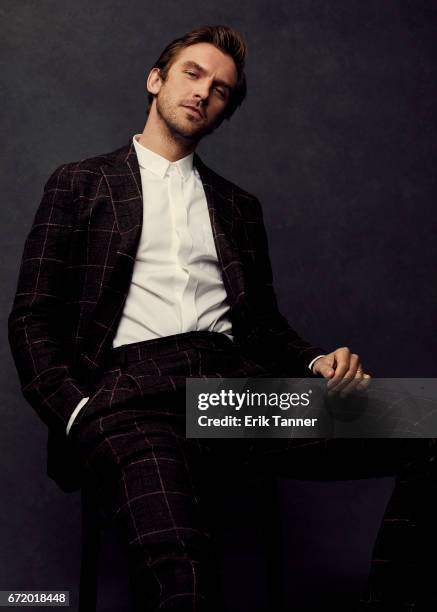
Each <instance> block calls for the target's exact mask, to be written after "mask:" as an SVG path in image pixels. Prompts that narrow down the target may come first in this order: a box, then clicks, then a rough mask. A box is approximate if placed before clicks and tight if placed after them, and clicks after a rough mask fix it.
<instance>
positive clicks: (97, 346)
mask: <svg viewBox="0 0 437 612" xmlns="http://www.w3.org/2000/svg"><path fill="white" fill-rule="evenodd" d="M245 55H246V47H245V44H244V41H243V40H242V38H241V36H240V35H239V34H238V33H237V32H235V31H234V30H232V29H231V28H229V27H225V26H217V27H209V26H206V27H202V28H199V29H197V30H194V31H192V32H190V33H188V34H186V35H185V36H183V37H182V38H179V39H177V40H175V41H173V42H172V43H170V45H168V46H167V47H166V49H165V50H164V51H163V53H162V54H161V56H160V58H159V59H158V61H157V62H156V64H155V65H154V67H153V68H152V70H151V71H150V73H149V76H148V79H147V91H148V94H149V101H150V106H149V110H148V117H147V122H146V125H145V127H144V130H143V132H142V134H138V135H135V136H134V138H133V140H132V141H131V142H130V143H128V145H127V146H124V147H122V148H121V149H118V150H117V151H114V152H113V153H109V154H105V155H101V156H98V157H95V158H91V159H87V160H83V161H80V162H76V163H70V164H66V165H63V166H60V167H59V168H58V169H57V170H56V171H55V172H54V173H53V174H52V176H51V177H50V178H49V180H48V182H47V184H46V186H45V192H44V196H43V199H42V202H41V204H40V207H39V209H38V211H37V213H36V217H35V220H34V224H33V226H32V229H31V231H30V234H29V237H28V238H27V241H26V245H25V250H24V255H23V261H22V267H21V270H20V276H19V281H18V289H17V294H16V297H15V301H14V305H13V309H12V312H11V314H10V317H9V334H10V342H11V347H12V351H13V355H14V359H15V362H16V365H17V369H18V373H19V376H20V380H21V383H22V389H23V394H24V396H25V397H26V399H27V400H28V401H29V402H30V404H31V405H32V406H33V407H34V408H35V410H36V411H37V413H38V414H39V416H40V417H41V418H42V420H43V421H44V422H45V423H46V424H47V426H48V429H49V455H48V472H49V475H51V476H52V477H53V478H54V479H55V480H56V481H57V482H58V484H59V485H60V486H61V487H62V488H63V489H64V490H74V489H76V488H78V487H79V486H81V484H82V483H83V482H85V481H87V482H88V481H89V482H91V483H93V485H94V490H95V494H96V497H97V501H98V503H99V505H100V507H101V509H102V512H103V513H104V514H105V516H107V518H108V519H110V520H112V521H114V523H115V525H116V526H117V529H118V531H119V534H120V537H121V538H122V541H123V543H124V545H125V547H126V551H127V556H128V559H129V564H130V572H131V577H132V588H133V591H134V605H135V606H136V607H137V609H141V610H146V609H147V610H157V609H159V610H167V609H172V610H192V609H194V606H195V607H196V609H197V610H208V611H210V610H212V609H213V601H212V600H211V597H210V592H211V588H212V585H211V584H210V583H211V580H212V577H213V576H212V571H211V565H210V563H211V559H210V554H211V546H210V543H209V540H210V526H209V524H208V516H207V512H206V506H205V504H206V501H205V500H204V498H203V493H202V482H203V478H204V474H203V473H202V468H204V466H205V465H208V460H209V459H208V458H209V454H210V451H211V448H212V447H213V445H211V447H209V446H208V445H201V444H199V442H198V441H197V442H194V441H190V440H186V439H185V436H184V425H185V420H184V417H185V415H184V383H185V379H186V377H189V376H239V375H240V376H266V375H269V374H273V375H276V376H281V375H284V376H287V375H288V376H293V375H294V376H300V375H305V374H308V375H311V371H312V373H313V374H315V375H319V376H323V377H324V378H326V379H330V381H329V383H328V384H329V385H331V386H332V387H333V388H335V390H336V391H337V392H340V393H348V392H349V391H350V390H351V389H353V388H356V387H358V388H361V387H363V386H365V385H366V384H367V382H368V379H369V375H368V374H365V373H364V372H363V369H362V366H361V363H360V359H359V357H358V355H356V354H354V353H351V351H350V350H349V349H348V348H346V347H342V348H339V349H337V350H335V351H332V352H330V353H328V354H326V352H325V351H323V350H322V349H319V348H317V347H313V346H311V345H310V344H309V343H308V342H305V341H304V340H302V339H301V338H300V337H299V336H298V334H297V333H296V332H295V331H293V330H292V329H291V328H290V326H289V325H288V323H287V322H286V320H285V319H284V318H283V317H282V315H281V314H280V313H279V312H278V308H277V303H276V298H275V295H274V291H273V288H272V272H271V266H270V261H269V256H268V249H267V239H266V233H265V229H264V225H263V221H262V211H261V207H260V204H259V202H258V200H257V199H256V198H255V197H254V196H252V195H250V194H249V193H247V192H245V191H244V190H242V189H240V188H239V187H237V186H236V185H234V184H232V183H231V182H229V181H227V180H226V179H224V178H222V177H220V176H219V175H218V174H216V173H215V172H213V171H212V170H211V169H209V168H208V167H207V166H205V165H204V164H203V162H202V161H201V160H200V158H199V157H198V156H197V155H196V154H195V153H194V152H195V149H196V147H197V145H198V143H199V141H200V140H201V139H202V138H203V137H204V136H206V135H208V134H210V133H211V132H213V131H214V130H215V129H217V127H218V126H219V125H220V124H221V122H222V121H223V120H224V119H229V118H230V117H231V116H232V114H233V113H234V111H235V110H236V108H237V107H238V106H240V105H241V103H242V101H243V100H244V97H245V93H246V80H245V74H244V62H245ZM220 448H221V451H224V450H225V449H226V448H228V446H226V447H225V446H222V447H220ZM229 448H230V447H229ZM224 460H225V457H224V456H223V461H224ZM230 463H231V464H232V461H230Z"/></svg>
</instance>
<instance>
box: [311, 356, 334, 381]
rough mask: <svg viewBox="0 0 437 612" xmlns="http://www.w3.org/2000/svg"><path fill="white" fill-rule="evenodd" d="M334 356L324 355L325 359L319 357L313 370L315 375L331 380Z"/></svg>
mask: <svg viewBox="0 0 437 612" xmlns="http://www.w3.org/2000/svg"><path fill="white" fill-rule="evenodd" d="M334 361H335V360H334V356H333V355H326V356H325V357H320V359H317V361H316V362H315V364H314V366H313V369H314V371H315V372H316V373H317V374H320V375H321V376H323V378H332V377H333V376H334V374H335V370H334V367H333V366H334Z"/></svg>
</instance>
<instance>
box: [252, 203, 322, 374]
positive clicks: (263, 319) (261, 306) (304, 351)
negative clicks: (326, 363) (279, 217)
mask: <svg viewBox="0 0 437 612" xmlns="http://www.w3.org/2000/svg"><path fill="white" fill-rule="evenodd" d="M252 205H253V208H252V211H251V212H252V219H251V221H250V224H249V230H248V231H249V234H250V242H251V244H252V245H253V249H251V253H252V257H251V260H252V262H253V265H252V266H251V268H252V269H251V271H250V272H249V274H248V277H249V279H250V282H249V283H248V300H249V303H250V311H251V313H252V317H253V332H252V334H253V336H254V338H253V339H252V349H251V350H252V351H253V350H257V351H258V355H257V357H258V359H260V360H263V359H264V360H268V361H269V362H271V363H273V364H275V368H276V370H277V371H279V372H282V375H283V376H311V375H312V372H311V370H310V369H309V365H310V363H311V361H312V360H313V359H314V358H315V357H318V356H320V355H323V354H327V353H328V352H329V351H327V350H325V349H323V348H321V347H318V346H314V345H312V344H311V343H310V342H307V341H306V340H304V339H302V338H301V337H300V336H299V334H298V333H297V332H296V331H295V330H294V329H292V327H291V326H290V325H289V323H288V321H287V320H286V318H285V317H284V316H283V315H282V314H281V313H280V311H279V309H278V303H277V299H276V295H275V291H274V288H273V272H272V266H271V262H270V256H269V247H268V239H267V233H266V229H265V226H264V220H263V212H262V207H261V204H260V202H259V201H258V199H256V198H253V200H252ZM253 340H254V341H255V342H253ZM248 341H249V342H251V339H250V338H248Z"/></svg>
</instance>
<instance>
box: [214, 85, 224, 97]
mask: <svg viewBox="0 0 437 612" xmlns="http://www.w3.org/2000/svg"><path fill="white" fill-rule="evenodd" d="M215 90H216V92H217V93H218V94H219V95H220V96H221V97H222V98H224V97H225V92H224V91H223V89H219V88H218V87H216V88H215Z"/></svg>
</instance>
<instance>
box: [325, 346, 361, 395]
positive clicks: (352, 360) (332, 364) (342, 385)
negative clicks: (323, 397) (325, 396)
mask: <svg viewBox="0 0 437 612" xmlns="http://www.w3.org/2000/svg"><path fill="white" fill-rule="evenodd" d="M313 372H314V374H319V376H323V378H326V379H329V382H328V393H330V392H335V393H339V394H340V397H344V396H346V395H348V394H349V393H351V392H352V391H355V390H356V391H364V389H366V388H367V387H368V385H369V383H370V375H369V374H365V372H364V371H363V368H362V366H361V362H360V358H359V356H358V355H357V354H356V353H351V351H350V349H348V348H347V347H346V346H343V347H341V348H338V349H336V350H335V351H333V352H332V353H329V354H328V355H324V356H323V357H319V359H317V361H316V362H315V363H314V365H313Z"/></svg>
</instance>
